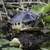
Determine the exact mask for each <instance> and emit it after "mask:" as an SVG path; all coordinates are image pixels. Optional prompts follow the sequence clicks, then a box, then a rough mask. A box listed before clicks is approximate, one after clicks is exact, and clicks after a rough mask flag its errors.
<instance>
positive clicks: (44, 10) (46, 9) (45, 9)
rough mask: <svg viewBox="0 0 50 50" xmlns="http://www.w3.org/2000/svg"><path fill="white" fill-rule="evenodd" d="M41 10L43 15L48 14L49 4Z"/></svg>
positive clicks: (49, 11)
mask: <svg viewBox="0 0 50 50" xmlns="http://www.w3.org/2000/svg"><path fill="white" fill-rule="evenodd" d="M41 10H42V12H43V13H50V4H47V5H46V6H44V7H43V8H42V9H41Z"/></svg>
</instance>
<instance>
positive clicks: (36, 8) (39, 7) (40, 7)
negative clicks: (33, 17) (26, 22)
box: [32, 4, 45, 12]
mask: <svg viewBox="0 0 50 50" xmlns="http://www.w3.org/2000/svg"><path fill="white" fill-rule="evenodd" d="M44 6H45V5H43V4H38V5H33V7H32V11H33V12H41V11H42V9H43V7H44Z"/></svg>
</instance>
